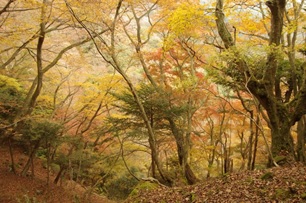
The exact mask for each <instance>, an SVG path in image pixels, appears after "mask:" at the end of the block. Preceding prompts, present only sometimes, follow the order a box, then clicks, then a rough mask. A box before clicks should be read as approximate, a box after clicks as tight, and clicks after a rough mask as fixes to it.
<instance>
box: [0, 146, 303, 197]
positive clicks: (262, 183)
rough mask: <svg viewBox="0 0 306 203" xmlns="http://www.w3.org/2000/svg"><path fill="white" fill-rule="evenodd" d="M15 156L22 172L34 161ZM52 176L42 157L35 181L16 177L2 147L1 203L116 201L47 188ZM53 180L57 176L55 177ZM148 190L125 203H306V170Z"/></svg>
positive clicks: (68, 187)
mask: <svg viewBox="0 0 306 203" xmlns="http://www.w3.org/2000/svg"><path fill="white" fill-rule="evenodd" d="M14 158H15V162H16V164H17V165H18V166H19V167H18V168H17V169H18V172H19V174H20V170H21V169H22V166H24V164H25V162H26V160H27V158H28V157H27V155H26V154H24V153H23V152H22V150H18V148H15V150H14ZM46 174H47V173H46V169H45V168H44V167H42V162H41V160H39V159H36V160H35V177H34V178H33V177H30V176H27V177H21V176H20V175H15V174H14V173H12V172H11V171H10V156H9V150H8V148H7V147H3V146H1V145H0V203H41V202H45V203H70V202H71V203H76V202H84V203H85V202H86V203H113V201H110V200H108V199H106V198H105V197H102V196H99V195H97V194H93V195H91V197H90V199H86V200H83V201H82V197H83V194H84V192H85V191H86V189H85V188H84V187H82V186H81V185H79V184H77V183H75V182H73V181H64V182H63V183H62V185H61V186H59V185H54V184H53V183H50V184H49V185H47V184H46V183H47V179H46V177H47V176H46ZM53 179H54V175H52V176H51V180H53ZM51 182H52V181H51ZM140 188H141V187H140ZM142 188H145V189H137V192H135V190H134V192H133V195H131V196H130V197H129V198H128V199H127V200H126V201H125V203H137V202H151V203H158V202H160V203H172V202H177V203H184V202H186V203H187V202H188V203H200V202H220V203H226V202H229V203H232V202H245V203H248V202H250V203H253V202H260V203H261V202H272V203H276V202H285V203H286V202H288V203H289V202H290V203H293V202H306V167H305V166H304V165H301V164H295V165H291V166H287V167H275V168H271V169H264V170H255V171H243V172H237V173H232V174H228V175H224V176H222V177H219V178H210V179H207V180H203V181H201V182H200V183H198V184H195V185H192V186H184V187H173V188H170V187H166V186H162V185H157V186H156V187H155V186H154V187H147V186H146V187H142ZM33 198H35V200H33Z"/></svg>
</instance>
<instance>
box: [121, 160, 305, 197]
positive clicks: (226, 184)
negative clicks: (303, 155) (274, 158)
mask: <svg viewBox="0 0 306 203" xmlns="http://www.w3.org/2000/svg"><path fill="white" fill-rule="evenodd" d="M143 188H145V187H143ZM135 202H152V203H153V202H154V203H156V202H160V203H166V202H180V203H183V202H186V203H187V202H220V203H221V202H222V203H224V202H230V203H232V202H250V203H251V202H252V203H253V202H290V203H292V202H306V167H305V166H302V165H297V166H291V167H286V168H272V169H266V170H260V171H244V172H241V173H234V174H231V175H226V176H224V177H221V178H211V179H208V180H207V181H204V182H201V183H199V184H196V185H192V186H186V187H182V188H167V187H161V186H159V187H158V188H157V189H154V190H151V189H142V190H139V192H138V193H137V194H136V195H134V196H133V197H130V198H129V199H128V200H127V201H126V203H135Z"/></svg>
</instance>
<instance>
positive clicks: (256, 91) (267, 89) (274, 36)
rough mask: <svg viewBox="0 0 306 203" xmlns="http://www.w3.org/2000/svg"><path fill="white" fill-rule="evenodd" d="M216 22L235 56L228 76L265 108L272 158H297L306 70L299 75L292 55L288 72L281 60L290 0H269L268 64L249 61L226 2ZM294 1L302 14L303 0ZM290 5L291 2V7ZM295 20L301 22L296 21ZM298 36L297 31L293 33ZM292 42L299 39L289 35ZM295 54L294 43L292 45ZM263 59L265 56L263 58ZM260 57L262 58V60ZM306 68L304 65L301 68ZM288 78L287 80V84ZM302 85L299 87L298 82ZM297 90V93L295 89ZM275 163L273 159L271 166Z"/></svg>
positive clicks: (220, 2) (230, 59)
mask: <svg viewBox="0 0 306 203" xmlns="http://www.w3.org/2000/svg"><path fill="white" fill-rule="evenodd" d="M216 2H217V4H216V10H215V16H216V24H217V28H218V33H219V35H220V37H221V39H222V41H223V44H224V48H225V49H226V50H227V53H230V55H231V56H233V57H228V58H227V65H228V66H227V67H226V72H225V75H226V76H228V77H230V78H231V79H232V81H233V82H234V83H235V84H236V85H238V86H239V87H240V88H241V89H244V90H245V91H250V92H251V93H252V94H253V95H254V97H255V98H256V99H257V101H258V102H259V103H260V104H261V105H262V107H263V108H264V109H265V111H266V113H267V116H268V119H269V120H268V121H269V127H270V129H271V139H272V144H271V151H272V156H273V157H270V161H273V159H274V158H275V157H276V156H284V157H286V158H287V161H292V160H294V158H295V150H294V145H293V140H292V137H291V127H292V126H293V125H294V124H295V123H296V122H298V121H299V120H300V119H301V117H302V116H303V115H304V114H305V113H306V106H305V105H304V104H303V101H305V99H306V91H305V90H306V81H305V75H304V72H301V75H300V76H299V77H296V75H297V69H296V68H294V66H296V65H297V63H296V61H294V60H293V58H294V57H293V58H292V56H291V57H290V55H289V56H288V58H287V60H289V61H292V65H291V67H290V69H289V70H287V71H288V72H287V74H285V72H284V71H283V68H284V66H283V65H282V64H281V60H282V59H285V60H286V58H285V57H284V56H283V55H282V54H281V53H283V51H285V50H284V48H283V47H282V46H285V44H284V41H283V40H282V39H283V34H284V33H287V34H288V35H291V33H289V32H288V30H285V29H284V26H285V22H284V19H286V3H287V2H288V1H286V0H271V1H266V6H267V8H268V9H269V15H270V19H271V20H270V29H269V33H268V37H269V41H268V51H267V52H266V53H265V57H266V59H265V61H264V63H262V62H260V61H257V62H256V65H255V66H254V65H252V64H250V63H249V61H247V60H246V58H247V57H245V54H244V53H243V52H242V51H241V50H239V46H238V45H237V43H236V41H235V40H234V37H235V36H234V37H233V36H232V35H231V33H230V32H229V30H228V28H227V26H226V24H225V20H224V19H225V16H224V13H223V9H224V1H223V0H218V1H216ZM293 2H294V3H293V4H294V5H295V6H294V9H295V11H296V12H295V15H296V17H297V16H299V15H300V11H301V8H302V6H303V2H302V3H301V4H298V3H296V2H295V1H293ZM289 6H290V4H287V8H288V7H289ZM295 23H298V21H297V20H296V21H295ZM293 30H294V31H298V26H294V28H293ZM293 35H294V34H293ZM288 39H289V40H288V41H287V43H288V44H292V42H293V43H295V39H296V37H295V39H293V38H288ZM292 39H293V41H291V40H292ZM290 50H291V51H290V52H291V53H292V46H291V48H290ZM262 58H263V57H262ZM258 60H259V59H258ZM300 68H301V69H303V67H300ZM283 81H287V83H283ZM297 83H299V84H301V85H300V86H299V88H297V86H296V85H295V84H297ZM293 90H294V91H295V93H293V92H294V91H293ZM271 163H272V162H270V165H271Z"/></svg>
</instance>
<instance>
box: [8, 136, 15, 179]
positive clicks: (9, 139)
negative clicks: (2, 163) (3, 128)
mask: <svg viewBox="0 0 306 203" xmlns="http://www.w3.org/2000/svg"><path fill="white" fill-rule="evenodd" d="M8 142H9V149H10V157H11V165H12V166H11V167H12V171H13V173H14V174H16V168H15V161H14V153H13V145H12V136H11V135H9V138H8Z"/></svg>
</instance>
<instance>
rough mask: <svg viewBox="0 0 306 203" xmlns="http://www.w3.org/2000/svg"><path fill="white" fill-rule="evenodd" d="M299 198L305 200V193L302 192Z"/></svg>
mask: <svg viewBox="0 0 306 203" xmlns="http://www.w3.org/2000/svg"><path fill="white" fill-rule="evenodd" d="M301 198H302V199H304V200H306V192H304V193H303V194H301Z"/></svg>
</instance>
